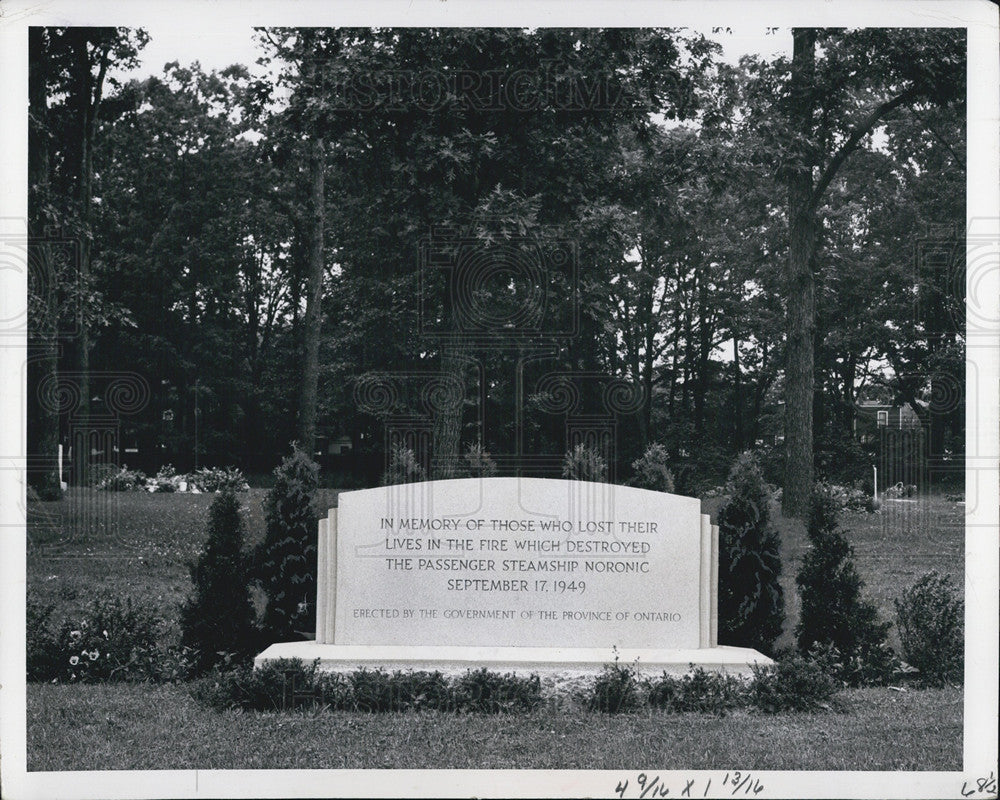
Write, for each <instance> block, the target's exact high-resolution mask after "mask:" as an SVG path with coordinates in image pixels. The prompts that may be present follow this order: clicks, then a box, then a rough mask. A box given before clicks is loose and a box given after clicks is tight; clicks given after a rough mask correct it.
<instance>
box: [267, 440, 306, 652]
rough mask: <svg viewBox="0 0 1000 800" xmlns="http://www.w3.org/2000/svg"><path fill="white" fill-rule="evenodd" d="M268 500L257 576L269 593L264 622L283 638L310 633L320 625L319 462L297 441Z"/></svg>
mask: <svg viewBox="0 0 1000 800" xmlns="http://www.w3.org/2000/svg"><path fill="white" fill-rule="evenodd" d="M274 477H275V481H274V487H273V488H272V489H271V491H270V492H268V494H267V497H266V498H265V500H264V514H265V520H266V530H265V534H264V541H263V542H262V543H261V545H260V547H259V548H258V549H257V553H256V557H255V559H254V560H255V563H256V565H257V567H256V574H257V579H258V581H259V583H260V586H261V588H262V589H263V590H264V594H265V595H266V596H267V607H266V608H265V610H264V620H263V627H264V631H265V632H266V633H267V635H268V636H270V637H272V638H273V639H275V640H278V641H295V640H300V639H303V638H311V637H312V636H313V634H314V632H315V630H316V542H317V526H316V523H317V521H318V519H319V514H318V513H317V512H316V510H315V509H314V507H313V502H312V500H313V494H314V493H315V491H316V488H317V487H318V485H319V465H318V464H316V462H315V461H313V460H312V459H311V458H310V457H309V456H308V454H306V453H305V452H304V451H303V450H302V449H300V448H299V447H298V446H297V445H293V447H292V454H291V455H290V456H288V457H287V458H285V459H284V460H283V461H282V462H281V464H280V465H279V466H278V467H277V469H275V470H274Z"/></svg>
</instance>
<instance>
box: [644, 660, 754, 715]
mask: <svg viewBox="0 0 1000 800" xmlns="http://www.w3.org/2000/svg"><path fill="white" fill-rule="evenodd" d="M647 703H648V704H649V705H650V706H652V707H653V708H659V709H662V710H664V711H672V712H675V713H683V712H690V711H701V712H704V713H709V714H725V713H726V712H727V711H731V710H733V709H734V708H739V707H741V706H744V705H746V691H745V686H744V683H743V681H742V680H740V678H738V677H736V676H735V675H723V674H720V673H716V672H708V671H706V670H705V669H703V668H702V667H693V668H692V670H691V672H689V673H688V674H687V675H683V676H682V677H680V678H678V677H675V676H673V675H669V674H668V673H666V672H664V673H663V675H662V676H660V677H659V678H656V679H654V680H651V681H648V682H647Z"/></svg>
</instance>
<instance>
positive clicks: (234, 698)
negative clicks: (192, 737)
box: [191, 658, 318, 711]
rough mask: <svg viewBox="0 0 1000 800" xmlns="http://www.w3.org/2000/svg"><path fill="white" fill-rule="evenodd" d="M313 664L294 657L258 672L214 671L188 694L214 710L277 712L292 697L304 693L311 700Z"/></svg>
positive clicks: (313, 675)
mask: <svg viewBox="0 0 1000 800" xmlns="http://www.w3.org/2000/svg"><path fill="white" fill-rule="evenodd" d="M317 663H318V662H313V663H311V664H308V665H307V664H304V663H303V662H302V661H300V660H299V659H297V658H282V659H278V660H276V661H269V662H267V663H266V664H265V665H264V666H263V667H260V668H259V669H254V668H253V667H250V666H243V667H239V668H237V669H231V670H226V669H216V670H215V671H214V672H212V673H211V674H210V675H208V676H207V677H205V678H203V679H201V680H200V681H197V682H196V683H195V684H194V685H193V686H192V689H191V694H192V695H193V696H194V698H195V699H196V700H197V701H198V702H199V703H202V704H204V705H206V706H209V707H210V708H214V709H215V710H216V711H227V710H230V709H242V710H244V711H281V710H283V709H285V708H287V707H288V705H289V703H291V704H292V705H294V704H295V699H296V695H298V696H301V695H302V694H308V695H309V699H310V701H311V700H312V692H313V688H314V684H315V679H316V665H317Z"/></svg>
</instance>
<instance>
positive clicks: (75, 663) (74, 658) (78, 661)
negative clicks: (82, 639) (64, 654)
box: [69, 656, 80, 667]
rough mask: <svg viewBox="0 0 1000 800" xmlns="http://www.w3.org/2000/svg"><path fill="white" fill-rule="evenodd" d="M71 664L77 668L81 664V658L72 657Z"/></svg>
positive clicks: (70, 658)
mask: <svg viewBox="0 0 1000 800" xmlns="http://www.w3.org/2000/svg"><path fill="white" fill-rule="evenodd" d="M69 663H70V664H72V665H73V666H74V667H75V666H76V665H77V664H79V663H80V656H70V657H69Z"/></svg>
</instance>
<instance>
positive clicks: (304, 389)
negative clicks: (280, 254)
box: [298, 136, 326, 456]
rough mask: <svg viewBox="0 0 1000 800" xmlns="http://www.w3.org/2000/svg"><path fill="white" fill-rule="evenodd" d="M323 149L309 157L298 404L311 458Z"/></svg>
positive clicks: (315, 145)
mask: <svg viewBox="0 0 1000 800" xmlns="http://www.w3.org/2000/svg"><path fill="white" fill-rule="evenodd" d="M325 167H326V159H325V146H324V141H323V138H322V137H321V136H316V137H315V138H314V139H313V141H312V144H311V151H310V154H309V173H310V179H311V197H310V206H311V212H312V221H311V225H310V235H309V275H308V278H307V290H306V318H305V325H304V331H303V350H304V359H303V365H302V385H301V391H300V400H299V430H298V437H299V445H300V446H301V447H302V449H303V450H305V451H306V452H307V453H309V455H310V456H312V453H313V449H314V446H315V441H316V396H317V390H318V386H319V340H320V333H321V331H322V326H323V248H324V239H323V234H324V230H323V229H324V226H325V223H326V189H325Z"/></svg>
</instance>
